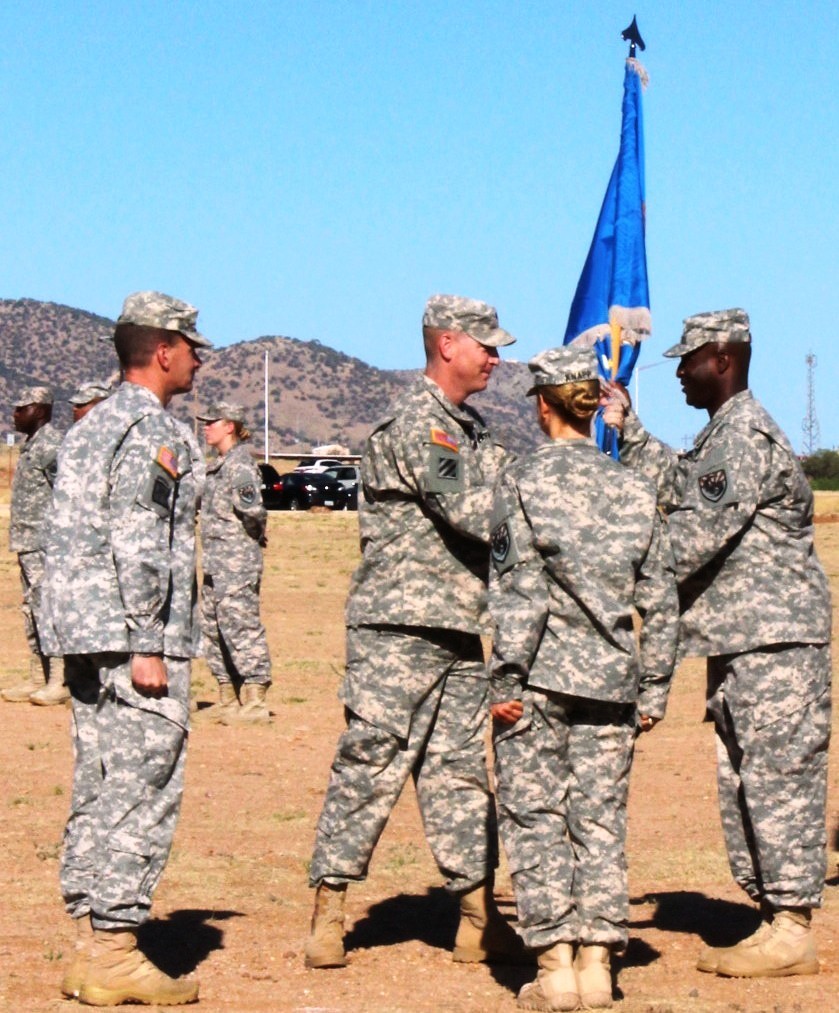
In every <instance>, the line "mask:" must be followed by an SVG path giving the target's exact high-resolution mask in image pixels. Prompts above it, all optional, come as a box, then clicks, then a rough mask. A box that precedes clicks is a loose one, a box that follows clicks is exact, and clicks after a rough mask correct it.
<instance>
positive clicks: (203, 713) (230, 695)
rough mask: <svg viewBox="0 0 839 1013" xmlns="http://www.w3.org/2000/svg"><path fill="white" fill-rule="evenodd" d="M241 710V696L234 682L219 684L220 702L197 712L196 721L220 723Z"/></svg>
mask: <svg viewBox="0 0 839 1013" xmlns="http://www.w3.org/2000/svg"><path fill="white" fill-rule="evenodd" d="M238 710H239V696H238V694H237V693H236V687H235V686H234V685H233V683H232V682H220V683H219V684H218V703H214V704H213V705H212V706H211V707H205V708H204V710H198V711H196V712H195V717H194V718H193V720H194V721H196V722H198V723H200V724H210V725H218V724H221V722H222V720H223V718H225V717H227V716H228V715H232V714H235V713H236V712H237V711H238Z"/></svg>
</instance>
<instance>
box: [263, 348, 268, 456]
mask: <svg viewBox="0 0 839 1013" xmlns="http://www.w3.org/2000/svg"><path fill="white" fill-rule="evenodd" d="M264 453H265V463H266V464H267V463H268V349H267V348H266V349H265V451H264Z"/></svg>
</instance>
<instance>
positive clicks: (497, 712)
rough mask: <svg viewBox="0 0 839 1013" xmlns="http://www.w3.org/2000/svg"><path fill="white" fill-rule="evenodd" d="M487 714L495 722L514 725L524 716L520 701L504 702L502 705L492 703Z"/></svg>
mask: <svg viewBox="0 0 839 1013" xmlns="http://www.w3.org/2000/svg"><path fill="white" fill-rule="evenodd" d="M489 712H490V714H492V717H493V719H494V720H495V721H500V722H501V723H502V724H505V725H514V724H515V723H516V722H517V721H518V720H519V719H520V718H521V716H522V714H524V705H523V704H522V702H521V700H505V701H504V702H503V703H494V704H493V705H492V706H491V707H490V709H489Z"/></svg>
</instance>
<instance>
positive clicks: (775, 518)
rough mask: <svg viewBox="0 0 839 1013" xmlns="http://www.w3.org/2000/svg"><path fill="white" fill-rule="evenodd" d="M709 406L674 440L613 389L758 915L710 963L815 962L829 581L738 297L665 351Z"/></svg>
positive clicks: (734, 856)
mask: <svg viewBox="0 0 839 1013" xmlns="http://www.w3.org/2000/svg"><path fill="white" fill-rule="evenodd" d="M664 354H665V355H666V356H669V357H671V358H678V359H679V365H678V368H677V370H676V376H677V377H678V378H679V379H680V381H681V384H682V390H683V392H684V395H685V400H686V401H687V403H688V404H689V405H691V406H692V407H694V408H698V409H701V410H703V411H707V413H708V415H709V417H710V421H709V422H708V424H707V425H706V426H705V428H704V429H703V430H702V431H701V432H700V433H699V435H698V436H697V437H696V441H695V443H694V447H693V449H692V450H690V451H689V452H688V453H686V454H679V453H676V452H675V451H673V450H671V449H670V448H669V447H667V446H665V445H664V444H663V443H660V442H659V441H658V440H656V439H655V438H654V437H653V436H651V435H650V434H649V433H648V432H647V431H646V430H645V429H644V427H643V426H642V425H641V423H640V421H639V420H638V418H637V417H636V416H635V415H634V414H633V413H632V412H629V414H628V415H626V418H625V421H624V409H622V408H620V407H619V406H618V405H617V404H616V403H615V402H613V404H612V405H611V407H610V408H609V409H607V412H606V416H605V420H606V422H607V423H609V424H613V425H614V424H617V425H618V426H622V427H623V437H622V443H621V460H622V461H623V462H624V463H625V464H628V465H630V466H631V467H635V468H638V469H640V470H641V471H643V472H645V473H646V474H647V475H649V476H650V477H652V478H653V479H655V481H656V482H657V485H658V494H659V502H660V503H661V505H662V506H663V507H664V510H665V511H666V513H667V515H668V527H669V531H670V541H671V543H672V547H673V555H674V557H675V567H676V578H677V581H678V584H679V608H680V613H681V620H680V639H681V654H682V655H683V656H684V655H700V656H705V657H707V658H708V663H707V666H708V710H709V713H710V714H711V716H712V717H713V720H714V724H715V728H716V737H717V770H718V785H719V800H720V814H721V817H722V825H723V832H724V835H725V842H726V848H727V851H728V859H729V864H730V866H731V870H732V873H733V874H734V878H735V879H736V881H737V882H738V883H739V884H740V886H742V888H743V889H744V890H745V891H746V893H747V894H748V895H749V896H750V897H751V898H752V899H753V900H754V901H755V903H756V904H758V905H759V908H760V914H761V923H760V926H759V928H758V929H757V931H756V932H755V933H754V934H753V935H751V936H749V937H748V938H747V939H744V940H743V941H742V942H740V943H738V944H737V945H736V946H733V947H725V948H719V947H717V948H713V947H708V948H706V950H705V951H704V952H703V953H702V954H701V956H700V958H699V962H698V964H697V966H698V968H699V970H700V971H707V972H712V973H716V974H719V975H722V976H724V977H761V976H773V977H774V976H780V975H792V974H815V973H816V972H817V971H818V970H819V962H818V959H817V955H816V947H815V943H814V940H813V934H812V930H811V927H810V921H811V912H812V909H813V908H816V907H819V906H820V905H821V903H822V890H823V884H824V876H825V868H826V852H825V845H826V831H825V801H826V789H827V750H828V743H829V739H830V620H831V610H830V592H829V587H828V582H827V578H826V577H825V574H824V571H823V570H822V568H821V565H820V564H819V561H818V558H817V556H816V551H815V547H814V544H813V535H814V530H813V495H812V492H811V491H810V486H809V484H808V483H807V479H806V478H805V476H804V473H803V472H802V470H801V465H800V464H799V462H798V458H797V457H796V455H795V452H794V451H793V449H792V447H791V446H790V443H789V441H788V440H787V438H786V436H785V435H784V434H783V433H782V432H781V430H780V429H779V428H778V426H777V424H776V423H775V422H774V420H773V419H772V418H771V417H770V416H769V414H768V413H767V412H766V410H765V409H764V408H763V407H762V406H761V405H760V404H759V403H758V402H757V401H756V400H755V398H754V396H753V395H752V393H751V391H750V390H749V389H748V376H749V360H750V358H751V332H750V329H749V318H748V316H747V315H746V313H745V312H744V311H743V310H741V309H733V310H724V311H720V312H715V313H700V314H698V315H697V316H693V317H688V319H687V320H685V322H684V331H683V334H682V340H681V342H680V343H679V344H677V345H674V346H673V347H672V348H670V349H669V350H668V351H667V352H665V353H664Z"/></svg>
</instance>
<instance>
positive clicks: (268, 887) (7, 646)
mask: <svg viewBox="0 0 839 1013" xmlns="http://www.w3.org/2000/svg"><path fill="white" fill-rule="evenodd" d="M7 503H8V491H7V490H2V489H0V539H2V542H3V543H4V544H5V537H6V524H7V518H8V506H7ZM818 509H819V513H820V515H821V517H822V518H823V520H824V523H821V524H820V525H819V528H818V541H819V549H820V552H821V557H822V560H823V562H824V563H825V565H826V567H827V569H828V571H829V573H830V576H831V580H832V582H833V585H834V591H839V586H837V582H839V494H836V495H830V494H827V495H824V496H819V507H818ZM356 554H357V539H356V518H355V515H354V514H335V515H333V514H328V513H311V514H274V515H272V516H271V519H270V545H269V549H268V555H267V566H266V579H265V587H264V597H263V601H264V617H265V620H266V623H267V626H268V631H269V640H270V645H271V650H272V654H273V658H274V666H275V680H276V682H275V687H274V688H273V690H272V691H271V694H270V697H269V699H270V703H271V707H272V710H273V711H274V714H275V720H274V723H273V725H271V726H270V727H265V728H254V729H250V730H244V731H243V730H235V729H230V728H224V727H220V726H202V727H195V728H194V730H193V732H192V734H191V737H190V744H189V759H188V763H187V787H186V795H185V798H184V805H183V812H182V816H181V821H180V824H179V826H178V831H177V834H176V837H175V846H174V851H173V854H172V858H171V860H170V862H169V866H168V868H167V871H166V873H165V875H164V878H163V881H162V883H161V886H160V888H159V890H158V893H157V897H156V901H155V907H154V917H153V919H152V920H151V921H150V922H149V924H148V925H147V926H145V927H144V929H143V931H142V934H141V943H142V945H143V946H144V948H145V949H146V950H147V951H148V952H149V953H150V955H151V956H152V957H153V958H155V959H156V960H157V961H158V962H159V963H160V964H161V965H162V966H163V967H164V968H165V969H166V970H168V971H169V972H170V973H176V974H180V973H184V972H191V971H195V972H196V973H197V974H198V976H199V977H200V980H201V1002H200V1005H199V1007H198V1008H199V1009H201V1010H204V1011H205V1013H215V1011H248V1013H250V1011H254V1013H256V1011H275V1010H277V1011H285V1010H289V1011H299V1013H302V1011H309V1013H314V1011H320V1013H326V1011H330V1013H331V1011H335V1013H337V1011H341V1013H347V1011H371V1013H373V1011H375V1013H385V1011H387V1013H403V1011H404V1013H408V1011H430V1010H441V1011H442V1010H446V1011H452V1013H455V1011H457V1013H461V1011H463V1013H465V1011H473V1010H474V1011H489V1010H492V1011H512V1010H514V1009H515V1008H516V1006H515V994H516V991H517V989H518V987H519V986H520V985H521V984H522V982H523V981H524V980H527V979H528V978H529V977H530V976H531V975H532V973H533V972H531V971H528V970H522V969H512V970H511V969H504V968H500V967H498V968H490V967H484V966H456V965H453V964H452V963H451V960H450V953H449V950H450V947H451V944H452V940H453V935H454V930H455V923H456V914H455V910H454V906H453V905H452V903H451V902H450V900H449V899H448V898H447V897H446V896H445V894H444V892H443V891H442V889H441V887H440V877H439V875H438V873H437V871H436V869H435V867H434V865H433V863H432V861H431V860H430V857H429V854H428V851H427V848H426V846H425V843H424V840H423V835H422V831H421V828H420V823H419V819H418V816H417V810H416V803H415V800H414V797H413V789H412V788H411V787H410V786H409V787H408V788H407V789H406V791H405V794H404V796H403V798H402V800H401V802H400V804H399V806H398V808H397V810H396V812H395V813H394V815H393V818H392V819H391V822H390V824H389V826H388V828H387V830H386V832H385V835H384V837H383V839H382V841H381V842H380V845H379V848H378V850H377V852H376V855H375V857H374V860H373V864H372V868H371V874H370V878H369V880H368V881H367V882H366V883H364V884H362V885H359V886H357V887H356V888H354V889H351V890H350V893H349V896H348V914H349V934H348V938H347V942H348V946H349V950H350V955H351V964H350V966H349V967H348V968H346V969H345V970H333V971H307V970H306V969H305V968H304V967H303V956H302V950H303V942H304V939H305V936H306V932H307V927H308V921H309V915H310V907H311V900H312V895H311V893H310V891H309V889H308V887H307V882H306V874H307V865H308V859H309V855H310V848H311V844H312V837H313V831H314V825H315V821H316V818H317V815H318V811H319V807H320V801H321V797H322V792H323V789H324V785H325V782H326V777H327V772H328V769H329V765H330V762H331V758H332V751H333V747H334V743H335V739H336V736H337V734H338V732H339V729H340V727H341V708H340V706H339V704H338V701H337V699H336V690H337V688H338V684H339V681H340V678H341V671H342V663H343V661H342V652H343V630H342V619H341V616H342V607H343V601H344V595H345V592H346V588H347V582H348V578H349V575H350V572H351V570H352V567H353V565H354V563H355V560H356ZM779 593H782V592H781V590H780V589H779ZM18 595H19V585H18V577H17V568H16V562H15V559H14V557H13V556H12V555H10V554H2V555H0V629H2V656H0V686H5V685H9V684H11V683H13V682H15V681H17V680H18V679H20V678H21V676H22V675H23V672H24V669H25V665H26V656H25V643H24V637H23V631H22V624H21V619H20V615H19V613H18ZM837 601H839V597H838V598H837ZM702 682H703V679H702V673H701V667H700V665H699V664H697V663H696V662H689V663H686V664H685V665H683V666H682V667H681V669H680V670H679V672H678V674H677V677H676V681H675V685H674V690H673V693H672V695H671V703H670V708H669V712H668V716H667V719H666V721H665V722H664V723H663V724H662V725H660V726H659V727H658V728H657V729H656V730H655V732H654V733H653V734H652V735H650V736H646V737H644V738H643V739H642V740H641V741H640V743H639V747H638V753H637V761H636V764H635V769H634V772H633V782H632V792H631V803H630V817H629V826H630V832H629V848H628V852H629V862H630V889H631V897H632V908H631V927H630V936H631V942H630V945H629V949H628V951H627V954H626V957H625V958H624V959H623V960H622V961H621V962H620V964H619V966H618V975H617V992H616V995H617V996H619V997H620V998H619V999H618V1000H617V1002H616V1006H617V1008H618V1009H621V1010H625V1011H627V1013H628V1011H632V1013H640V1011H649V1013H666V1011H683V1010H691V1011H700V1013H703V1011H723V1010H726V1011H738V1010H746V1011H761V1010H765V1011H784V1013H786V1011H801V1013H805V1011H806V1013H810V1011H823V1010H832V1009H837V1008H839V1000H837V993H839V889H837V885H838V884H839V880H837V875H836V869H837V855H836V852H835V851H831V852H830V855H829V873H828V875H829V879H828V886H827V890H826V904H825V908H824V909H823V911H821V912H820V913H819V914H818V915H817V927H818V935H819V941H820V956H821V960H822V973H821V974H820V975H816V976H812V977H805V978H791V979H775V980H762V981H761V980H756V981H743V980H740V981H738V980H731V981H727V980H723V979H718V978H715V977H712V976H710V975H706V974H700V973H698V972H697V971H696V970H695V969H694V962H695V960H696V955H697V952H698V950H699V948H700V946H701V945H702V943H703V940H704V941H707V942H712V943H716V944H725V943H727V942H730V941H732V940H734V939H735V938H737V937H739V936H740V935H743V934H745V933H746V932H747V931H749V930H751V928H752V927H753V925H754V914H753V911H752V910H751V908H750V906H749V905H748V904H747V903H746V901H745V898H744V896H743V895H741V894H740V893H739V892H738V890H737V889H736V888H735V887H734V886H733V885H732V882H731V880H730V877H729V873H728V868H727V864H726V861H725V857H724V854H723V848H722V840H721V836H720V829H719V819H718V815H717V811H716V789H715V785H714V757H713V752H714V747H713V741H712V740H713V736H712V731H711V727H710V726H709V725H707V724H703V723H702V720H701V718H702V712H703V704H702ZM194 694H195V697H196V699H197V700H198V701H199V703H200V704H203V705H204V706H206V705H207V704H209V702H210V701H211V700H212V699H213V684H212V680H211V678H210V677H209V675H208V673H207V671H206V669H205V668H204V666H203V663H197V664H196V666H195V672H194ZM0 721H2V727H3V729H4V732H3V735H2V736H0V770H2V781H1V782H0V789H1V790H0V809H1V810H2V824H0V856H2V857H0V898H2V903H0V1009H2V1010H15V1011H19V1010H39V1011H40V1010H47V1011H57V1010H67V1009H74V1008H77V1007H76V1004H74V1003H72V1002H71V1001H69V1000H62V999H61V998H60V994H59V991H58V983H59V981H60V978H61V975H62V970H63V967H64V965H65V962H66V960H67V959H68V954H69V952H70V945H71V939H72V926H71V923H70V921H69V919H68V918H67V917H66V916H65V915H64V913H63V911H62V906H61V902H60V900H59V895H58V882H57V879H58V856H59V849H60V846H61V834H62V828H63V824H64V820H65V817H66V814H67V805H68V798H69V787H70V765H71V758H70V741H69V731H68V726H69V712H68V711H67V710H66V709H65V708H48V709H39V708H36V707H32V706H30V705H22V704H8V703H0ZM837 756H839V749H837V750H835V751H834V757H833V763H832V766H831V796H830V805H829V820H830V834H831V841H833V839H834V835H835V831H836V824H837V810H839V759H837ZM498 892H499V894H500V896H501V900H502V902H503V903H502V908H503V910H504V911H505V913H506V914H508V916H510V917H512V915H513V907H512V903H511V901H512V898H511V893H510V884H509V878H508V876H507V874H506V871H505V870H504V868H503V867H502V869H501V871H500V874H499V882H498Z"/></svg>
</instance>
